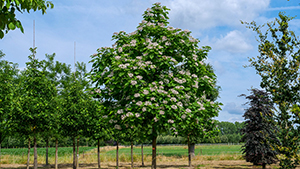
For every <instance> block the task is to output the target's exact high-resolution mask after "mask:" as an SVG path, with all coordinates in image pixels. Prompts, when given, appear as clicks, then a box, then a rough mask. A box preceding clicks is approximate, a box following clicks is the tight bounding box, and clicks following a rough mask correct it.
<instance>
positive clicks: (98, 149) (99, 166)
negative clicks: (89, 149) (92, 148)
mask: <svg viewBox="0 0 300 169" xmlns="http://www.w3.org/2000/svg"><path fill="white" fill-rule="evenodd" d="M97 154H98V168H101V165H100V139H98V147H97Z"/></svg>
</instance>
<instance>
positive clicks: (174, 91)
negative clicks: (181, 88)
mask: <svg viewBox="0 0 300 169" xmlns="http://www.w3.org/2000/svg"><path fill="white" fill-rule="evenodd" d="M169 91H171V92H172V93H173V94H179V93H178V91H177V90H175V89H169Z"/></svg>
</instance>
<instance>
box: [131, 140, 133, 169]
mask: <svg viewBox="0 0 300 169" xmlns="http://www.w3.org/2000/svg"><path fill="white" fill-rule="evenodd" d="M131 168H133V142H132V141H131Z"/></svg>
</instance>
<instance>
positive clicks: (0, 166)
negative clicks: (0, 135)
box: [0, 143, 1, 169]
mask: <svg viewBox="0 0 300 169" xmlns="http://www.w3.org/2000/svg"><path fill="white" fill-rule="evenodd" d="M0 169H1V143H0Z"/></svg>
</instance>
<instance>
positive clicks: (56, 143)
mask: <svg viewBox="0 0 300 169" xmlns="http://www.w3.org/2000/svg"><path fill="white" fill-rule="evenodd" d="M57 151H58V139H57V138H56V140H55V169H57V168H58V167H57V158H58V153H57Z"/></svg>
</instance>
